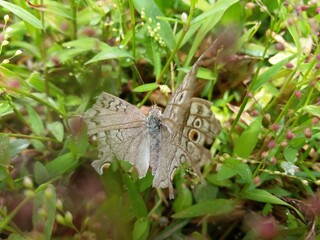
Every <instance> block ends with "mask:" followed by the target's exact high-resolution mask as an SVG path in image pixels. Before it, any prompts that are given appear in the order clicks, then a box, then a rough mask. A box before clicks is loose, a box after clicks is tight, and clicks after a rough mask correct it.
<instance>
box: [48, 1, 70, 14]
mask: <svg viewBox="0 0 320 240" xmlns="http://www.w3.org/2000/svg"><path fill="white" fill-rule="evenodd" d="M44 5H45V8H43V11H44V12H50V13H54V15H57V16H60V17H63V18H69V19H73V16H72V13H71V10H70V8H68V7H67V6H69V5H67V4H63V3H59V2H54V1H49V0H45V1H44Z"/></svg>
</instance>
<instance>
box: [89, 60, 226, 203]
mask: <svg viewBox="0 0 320 240" xmlns="http://www.w3.org/2000/svg"><path fill="white" fill-rule="evenodd" d="M201 59H202V57H200V58H199V59H198V61H197V62H196V63H195V64H194V65H193V67H192V68H191V70H190V72H189V73H188V74H187V75H186V76H185V78H184V80H183V82H182V83H181V85H180V86H179V88H178V89H177V90H176V91H175V93H174V95H173V96H172V98H171V100H170V102H169V103H168V105H167V107H166V108H165V110H164V111H163V113H162V112H161V110H160V108H159V107H157V106H153V107H151V109H150V111H149V114H148V116H145V115H144V114H143V113H142V112H141V111H140V110H139V109H138V108H137V107H135V106H133V105H132V104H130V103H128V102H126V101H124V100H122V99H120V98H118V97H116V96H113V95H111V94H109V93H106V92H103V93H101V95H100V96H99V97H98V98H97V101H96V103H95V104H94V105H93V106H92V108H91V109H89V110H87V111H86V112H85V113H84V121H85V122H86V125H87V128H88V135H89V136H96V138H97V142H98V151H99V155H98V158H99V160H95V161H93V162H92V166H93V167H94V168H95V169H96V170H97V172H98V173H99V174H102V173H103V167H104V165H105V164H109V163H110V162H112V161H113V160H114V159H117V160H125V161H128V162H130V163H131V164H132V165H133V166H134V167H135V169H136V170H137V172H138V175H139V177H140V178H142V177H144V176H145V175H146V173H147V171H148V169H149V167H151V169H152V175H153V176H154V179H153V187H156V188H169V197H170V198H171V199H172V198H174V194H173V186H172V178H173V175H174V171H175V170H176V169H177V168H178V167H179V166H180V165H181V164H182V163H188V164H189V165H191V166H192V168H193V169H194V170H195V172H196V173H200V168H201V166H203V164H204V163H206V162H208V161H210V160H211V153H210V151H209V150H208V149H207V148H206V147H208V146H211V145H212V143H213V140H214V139H215V136H216V135H217V134H218V133H219V132H220V130H221V125H220V122H219V121H218V120H217V119H216V118H215V116H214V114H213V113H212V111H211V102H209V101H207V100H204V99H201V98H195V97H193V95H194V90H195V88H196V86H197V82H196V73H197V70H198V67H199V65H200V62H201Z"/></svg>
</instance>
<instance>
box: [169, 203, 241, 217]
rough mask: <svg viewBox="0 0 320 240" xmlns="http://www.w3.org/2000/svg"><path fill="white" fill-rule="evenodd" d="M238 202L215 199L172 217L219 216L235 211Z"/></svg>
mask: <svg viewBox="0 0 320 240" xmlns="http://www.w3.org/2000/svg"><path fill="white" fill-rule="evenodd" d="M235 208H236V202H235V201H233V200H228V199H215V200H212V201H206V202H201V203H198V204H195V205H193V206H191V207H189V208H187V209H184V210H182V211H180V212H177V213H175V214H173V215H172V217H173V218H193V217H199V216H204V215H210V216H219V215H226V214H229V213H231V212H232V211H234V210H235Z"/></svg>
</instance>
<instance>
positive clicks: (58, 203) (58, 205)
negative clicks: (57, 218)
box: [56, 199, 63, 212]
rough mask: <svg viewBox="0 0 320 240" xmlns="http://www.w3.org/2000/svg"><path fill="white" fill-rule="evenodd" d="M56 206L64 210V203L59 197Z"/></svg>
mask: <svg viewBox="0 0 320 240" xmlns="http://www.w3.org/2000/svg"><path fill="white" fill-rule="evenodd" d="M56 208H57V209H58V210H59V211H61V212H63V204H62V201H61V199H58V200H57V201H56Z"/></svg>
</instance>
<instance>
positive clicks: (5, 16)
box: [3, 14, 10, 23]
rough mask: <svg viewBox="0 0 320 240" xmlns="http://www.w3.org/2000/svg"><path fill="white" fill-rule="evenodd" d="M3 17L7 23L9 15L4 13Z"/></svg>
mask: <svg viewBox="0 0 320 240" xmlns="http://www.w3.org/2000/svg"><path fill="white" fill-rule="evenodd" d="M3 19H4V21H5V22H6V23H7V22H8V21H9V19H10V17H9V15H8V14H6V15H4V17H3Z"/></svg>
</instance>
